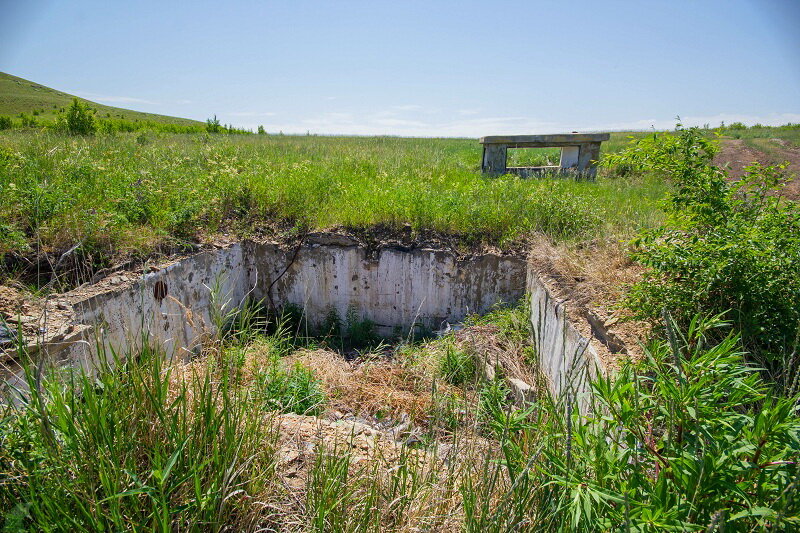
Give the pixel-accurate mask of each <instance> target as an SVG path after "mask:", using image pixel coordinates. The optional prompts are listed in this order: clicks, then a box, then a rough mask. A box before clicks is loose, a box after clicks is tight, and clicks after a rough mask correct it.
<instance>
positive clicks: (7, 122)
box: [0, 115, 14, 130]
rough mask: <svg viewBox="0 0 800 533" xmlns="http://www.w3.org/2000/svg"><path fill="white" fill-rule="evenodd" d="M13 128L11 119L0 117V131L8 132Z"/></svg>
mask: <svg viewBox="0 0 800 533" xmlns="http://www.w3.org/2000/svg"><path fill="white" fill-rule="evenodd" d="M13 126H14V121H13V120H12V119H11V117H7V116H5V115H0V130H10V129H11V128H12V127H13Z"/></svg>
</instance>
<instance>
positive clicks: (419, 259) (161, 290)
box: [0, 235, 526, 386]
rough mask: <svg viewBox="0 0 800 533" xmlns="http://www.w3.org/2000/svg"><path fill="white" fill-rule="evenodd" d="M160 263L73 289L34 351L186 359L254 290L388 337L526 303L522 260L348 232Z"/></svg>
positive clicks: (313, 316)
mask: <svg viewBox="0 0 800 533" xmlns="http://www.w3.org/2000/svg"><path fill="white" fill-rule="evenodd" d="M295 252H296V253H295ZM152 270H153V271H152V272H147V273H145V274H144V275H141V276H139V277H135V276H134V277H130V278H125V279H124V280H123V281H119V280H116V281H113V282H112V283H105V281H104V282H101V283H100V284H99V286H98V287H99V288H95V287H89V288H88V289H87V288H80V289H76V290H75V291H72V292H71V293H66V294H65V295H63V297H64V298H66V299H69V300H70V302H71V305H72V308H73V309H74V314H73V316H72V319H71V320H70V323H69V324H66V325H65V326H66V327H65V328H64V334H63V335H60V336H58V337H57V338H56V339H53V340H52V341H51V342H48V343H46V344H45V345H43V346H37V345H36V344H35V343H34V344H32V345H30V346H29V349H28V352H29V353H32V354H35V356H36V357H46V358H47V360H48V361H49V362H53V363H56V364H60V365H66V366H71V367H75V368H77V367H82V368H84V369H85V370H91V369H92V368H94V367H95V366H96V365H97V363H98V354H105V355H106V356H109V355H110V354H111V353H112V351H114V352H116V354H118V355H119V356H120V357H124V356H125V354H126V353H127V352H129V351H132V350H136V349H137V348H139V347H141V345H142V343H143V342H148V343H149V344H150V345H152V346H157V347H159V348H160V349H162V350H163V351H164V352H165V354H166V355H167V356H169V357H176V356H177V357H188V356H189V355H191V354H192V353H196V352H197V350H198V349H199V348H200V345H201V342H202V341H203V339H204V338H205V336H207V335H210V334H212V333H214V330H215V323H214V319H213V313H214V311H217V312H220V311H221V312H225V311H230V310H232V309H236V308H237V307H239V306H240V305H241V304H242V303H243V302H244V301H245V299H246V298H247V297H252V298H255V299H262V298H263V299H265V300H268V301H269V302H270V303H271V304H273V305H275V306H276V307H281V306H282V305H284V304H288V303H292V304H297V305H299V306H301V307H302V308H303V309H304V311H305V313H306V317H307V319H308V320H309V322H311V323H312V324H319V323H320V322H322V321H323V320H324V319H325V317H326V316H327V315H328V313H329V312H330V310H331V309H333V310H335V311H336V313H337V314H338V315H339V317H340V318H341V319H343V320H344V319H345V317H346V316H347V314H348V311H349V310H350V309H353V310H354V311H355V312H356V313H357V314H358V316H359V317H360V318H368V319H370V320H372V321H374V322H375V323H376V324H377V329H378V331H377V333H379V334H381V335H391V334H395V333H398V332H399V333H406V332H407V331H408V330H409V328H411V327H414V326H415V325H416V326H420V327H423V328H427V329H431V330H433V329H438V328H441V327H442V326H443V325H444V324H445V323H446V322H450V323H455V322H459V321H461V320H463V319H464V318H465V317H466V316H467V315H469V314H472V313H483V312H486V311H488V310H489V309H490V308H491V307H492V306H493V305H495V304H497V303H499V302H508V303H511V302H515V301H517V300H519V299H520V298H521V297H522V296H523V294H524V291H525V272H526V261H525V260H524V259H523V258H521V257H506V256H500V255H495V254H486V255H481V256H476V257H473V258H469V259H457V258H456V257H455V256H454V255H453V254H450V253H448V252H444V251H436V250H426V249H414V250H403V249H395V248H382V249H378V250H377V251H368V250H366V249H365V248H363V247H360V246H357V245H356V244H355V243H354V242H353V241H350V240H349V239H348V238H346V237H342V236H339V235H321V236H317V238H316V239H311V242H307V243H306V244H304V245H303V246H302V247H301V248H300V249H299V250H286V249H284V248H281V247H279V246H278V245H276V244H256V243H252V242H242V243H237V244H234V245H231V246H228V247H225V248H220V249H215V250H211V251H206V252H202V253H198V254H195V255H191V256H188V257H185V258H183V259H181V260H179V261H176V262H174V263H172V264H169V265H166V266H163V267H161V268H157V269H156V268H153V269H152ZM115 277H118V276H115ZM121 279H122V278H121V277H120V280H121ZM104 283H105V284H104ZM106 287H107V288H106ZM212 295H215V301H213V302H212ZM17 363H18V362H17V361H15V360H14V358H13V357H9V358H7V360H6V363H5V368H4V369H2V375H0V379H4V381H5V382H6V383H8V384H12V383H13V384H15V386H16V385H21V382H20V380H19V377H20V373H21V370H20V367H19V365H18V364H17Z"/></svg>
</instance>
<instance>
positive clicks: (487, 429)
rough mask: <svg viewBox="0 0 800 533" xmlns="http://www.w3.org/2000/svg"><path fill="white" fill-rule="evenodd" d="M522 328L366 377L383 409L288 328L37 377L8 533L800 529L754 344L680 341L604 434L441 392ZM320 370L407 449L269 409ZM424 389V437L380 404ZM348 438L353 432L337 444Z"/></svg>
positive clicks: (14, 473) (794, 445) (634, 386)
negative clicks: (462, 368)
mask: <svg viewBox="0 0 800 533" xmlns="http://www.w3.org/2000/svg"><path fill="white" fill-rule="evenodd" d="M523 320H525V310H524V309H523V308H520V309H510V310H501V311H497V312H496V313H494V314H493V316H492V317H491V318H487V319H482V320H480V321H476V322H475V323H474V324H473V325H470V326H468V327H467V328H466V329H465V330H462V331H461V332H456V333H451V334H449V335H448V336H446V337H444V338H442V339H439V340H435V341H431V342H429V343H426V344H421V345H413V346H406V347H404V348H403V349H402V350H398V351H397V352H396V353H395V358H396V359H395V360H386V359H384V360H378V359H372V360H369V361H367V362H365V365H366V367H364V368H362V367H360V368H358V369H356V370H351V371H353V372H361V375H360V376H359V377H358V380H359V382H360V383H362V384H364V382H365V381H366V380H365V377H366V376H368V375H369V374H368V373H367V372H375V371H379V378H378V379H375V380H374V381H373V382H372V383H375V384H376V385H377V384H379V383H383V384H384V386H383V388H376V389H374V390H371V391H370V389H368V388H364V387H360V388H356V387H353V386H352V385H349V384H348V383H347V382H342V381H337V380H340V379H342V376H341V375H339V373H338V370H337V369H341V368H345V367H342V366H341V365H342V364H344V363H343V362H342V361H341V360H337V359H335V357H336V356H335V354H330V353H328V354H327V356H326V357H327V358H328V359H322V354H320V353H319V351H309V350H308V349H302V350H300V351H296V350H295V349H294V348H291V346H297V345H298V341H297V340H292V339H287V338H286V335H285V330H284V333H276V334H272V335H264V334H263V333H257V330H258V328H250V329H248V331H251V332H253V333H252V336H251V337H250V338H244V337H229V338H228V340H226V341H224V342H221V343H219V342H218V343H210V344H208V345H207V346H206V356H205V357H202V358H199V359H197V360H195V361H193V362H191V363H189V364H185V363H179V362H177V361H176V362H174V363H172V364H167V363H165V361H164V359H163V354H159V353H157V352H152V351H148V350H145V351H144V352H141V353H137V354H136V355H137V357H128V358H126V359H125V362H122V361H119V360H118V361H117V362H116V365H117V366H116V367H115V368H112V367H106V368H104V369H102V370H101V371H100V372H99V373H98V374H96V375H94V376H91V377H90V376H85V375H83V376H77V377H76V378H75V379H66V380H64V379H62V380H47V379H46V380H43V381H41V382H40V381H39V380H38V379H37V374H36V369H35V367H34V366H31V367H30V368H29V374H28V382H29V386H30V387H31V390H32V391H33V392H32V396H31V399H30V401H28V402H26V403H21V404H18V405H16V406H6V407H5V408H4V411H3V412H2V420H3V424H2V425H0V444H2V445H1V446H0V450H1V451H0V512H2V517H3V520H4V527H5V528H6V529H11V530H40V529H46V530H53V531H58V530H70V531H97V530H107V529H114V530H127V529H147V530H152V529H155V530H159V531H168V530H174V529H178V528H181V529H189V530H212V531H219V530H222V529H236V530H242V531H249V530H252V531H255V530H264V529H269V530H293V531H295V530H306V531H377V530H381V531H405V530H408V529H417V528H432V529H437V530H454V531H455V530H463V531H508V530H523V531H598V530H609V529H623V530H631V531H636V530H639V531H664V530H687V529H688V530H721V529H723V528H724V529H725V530H728V531H750V530H753V529H770V530H791V529H793V528H795V527H796V526H797V525H798V524H800V501H798V500H797V497H796V494H797V491H796V490H795V488H796V486H797V483H798V482H799V481H800V470H798V468H799V467H798V458H799V457H800V419H798V416H797V412H796V405H797V401H798V398H797V397H794V396H792V397H784V398H775V397H774V396H772V395H771V393H770V390H769V388H768V386H767V385H766V383H765V382H764V381H763V380H762V378H761V377H760V375H759V374H758V372H757V370H756V369H754V368H753V367H750V366H748V365H747V364H746V363H745V362H744V359H743V354H742V352H741V351H740V349H739V347H738V346H739V340H738V338H737V337H736V336H735V335H730V336H728V337H725V338H724V339H723V340H722V341H721V342H716V341H714V340H713V339H715V338H718V336H717V335H715V334H714V333H713V332H714V330H715V329H716V328H719V327H722V326H724V324H722V323H721V322H720V321H719V319H698V320H695V321H693V322H692V327H691V329H690V330H689V331H686V332H684V333H681V332H680V331H679V330H675V329H670V331H671V334H670V339H671V342H666V341H664V342H655V343H653V344H651V345H650V346H649V347H648V349H647V351H646V358H645V359H644V360H643V361H642V362H640V363H636V364H633V363H631V364H628V365H625V366H624V367H623V368H622V370H621V371H620V373H619V374H618V376H617V377H616V379H614V380H610V379H605V378H601V379H599V380H598V381H596V382H595V383H594V385H593V388H594V399H593V400H592V402H593V404H594V405H593V410H592V412H591V414H588V415H583V414H581V411H580V410H579V409H578V408H577V406H575V405H573V406H568V405H563V404H559V403H556V402H553V401H551V400H550V399H549V397H548V396H547V395H546V394H540V395H539V396H538V397H537V399H536V400H535V401H534V402H533V403H532V404H530V405H528V406H526V407H525V408H524V409H521V408H519V407H517V406H515V405H513V404H512V403H511V402H510V398H509V390H508V389H507V388H506V386H505V385H504V384H503V382H502V381H501V380H496V381H495V382H493V383H489V384H483V385H481V384H480V383H479V382H475V381H473V382H472V383H464V384H463V387H455V388H446V387H444V385H443V384H440V385H439V386H437V387H430V384H431V383H434V382H436V380H437V374H438V371H437V369H438V368H440V366H439V365H440V364H441V363H440V362H441V360H442V358H443V357H446V351H447V347H448V346H450V345H452V344H453V343H454V342H459V341H458V338H457V336H458V335H459V334H460V335H465V333H464V332H470V335H471V334H476V335H482V336H483V337H475V336H471V337H463V338H462V341H464V342H468V343H469V346H471V347H473V348H474V347H475V346H489V345H493V346H503V347H504V348H503V349H504V350H508V351H511V352H513V353H520V352H522V346H521V345H520V344H518V343H516V342H513V343H512V340H514V339H521V337H520V334H519V328H517V327H516V326H515V325H516V324H519V323H520V322H521V321H523ZM470 328H472V329H470ZM487 335H489V336H492V337H493V338H489V337H487ZM479 338H480V339H482V340H481V341H480V342H477V341H478V339H479ZM461 346H462V349H465V348H466V347H467V345H465V344H463V342H462V345H461ZM242 353H244V354H245V357H241V356H240V355H241V354H242ZM312 356H313V357H317V359H315V360H314V361H316V364H315V365H314V369H315V370H313V371H312V370H310V368H311V366H310V365H309V366H307V367H306V369H305V370H304V371H303V373H304V374H305V375H308V376H313V380H314V381H315V382H319V383H320V384H321V387H323V388H325V387H333V386H334V385H335V384H336V383H340V385H339V387H338V388H335V387H334V388H331V389H330V391H329V393H328V398H329V400H330V402H331V405H335V406H336V407H337V408H340V407H341V406H342V405H347V403H346V402H348V401H349V402H350V405H357V406H359V407H360V408H361V409H362V410H361V411H358V414H359V415H360V416H367V417H368V416H373V417H374V418H373V420H377V421H379V420H389V423H390V425H391V424H396V423H397V422H401V423H400V424H399V425H396V426H394V427H396V428H397V432H398V433H396V435H397V436H398V437H399V438H400V444H395V443H394V442H393V440H392V438H383V437H377V436H376V437H375V439H374V440H369V439H366V438H365V437H364V433H363V431H364V429H363V428H362V429H359V430H358V431H356V429H355V428H356V427H359V428H361V427H362V426H353V428H354V429H348V428H349V427H350V426H347V421H346V420H343V421H339V422H335V423H334V422H329V423H326V424H322V425H316V422H314V420H316V419H314V418H312V417H299V418H298V415H292V414H285V413H288V412H289V411H292V410H293V409H290V408H288V409H287V406H286V405H284V404H281V405H278V404H276V403H275V402H272V401H269V398H268V397H265V396H264V394H263V391H264V389H263V382H262V381H261V380H260V378H259V376H260V375H261V374H260V373H259V372H263V371H267V372H269V371H270V369H274V368H283V369H287V368H296V365H298V364H301V363H299V361H300V360H301V359H302V358H309V357H312ZM331 356H333V357H334V359H332V358H331ZM348 368H349V367H348ZM366 368H371V369H372V370H366ZM397 376H405V377H403V378H401V379H400V380H399V381H398V377H397ZM412 376H417V378H415V379H420V381H419V383H420V384H419V385H417V386H418V387H421V388H420V389H419V390H418V392H417V394H420V395H423V396H428V399H429V405H430V406H431V410H430V411H427V413H428V415H427V416H425V417H424V418H421V419H418V420H416V421H415V422H416V423H417V424H419V423H422V422H423V421H424V420H427V424H428V426H427V428H426V427H425V426H424V425H422V426H417V429H415V428H414V426H410V427H409V426H407V425H404V423H402V420H403V419H402V418H395V422H391V418H392V417H396V416H397V415H396V414H390V413H388V412H387V411H385V407H380V406H385V405H387V402H392V401H396V400H397V399H398V398H399V397H400V394H401V392H402V390H401V389H399V388H396V389H392V388H388V387H386V384H388V383H396V384H399V383H404V382H409V381H412ZM274 379H275V380H281V379H283V380H285V385H286V386H287V387H288V383H290V382H291V379H292V378H291V377H289V374H288V373H284V374H281V373H280V372H276V373H275V374H274ZM391 380H395V381H394V382H392V381H391ZM388 391H392V394H387V392H388ZM392 396H394V398H393V397H392ZM367 398H372V399H373V402H370V401H365V399H367ZM402 401H409V400H402ZM395 405H402V404H395ZM370 408H372V409H382V410H383V411H382V412H383V414H379V411H378V410H375V411H373V412H371V413H370V411H369V409H370ZM353 412H354V413H355V412H356V411H353ZM329 416H332V417H333V418H336V417H338V416H340V415H336V414H334V413H333V412H331V413H330V414H329ZM298 424H299V425H298ZM303 424H308V425H307V429H306V430H305V431H307V432H308V433H307V435H308V437H305V438H308V439H309V440H308V441H301V443H300V448H295V447H294V445H292V444H291V442H292V441H291V438H292V437H291V436H292V435H293V434H294V432H297V431H303V429H302V428H303V427H306V426H303ZM337 424H339V425H340V426H341V427H342V428H343V429H342V431H340V432H335V431H334V432H333V433H331V431H332V430H331V428H334V427H336V425H337ZM342 424H344V425H342ZM401 427H405V428H406V429H403V430H401V429H400V428H401ZM370 431H374V430H370ZM325 432H327V433H325ZM315 434H320V435H328V437H327V438H321V439H319V440H317V439H316V438H315V437H314V435H315ZM333 435H338V437H336V438H334V437H333ZM375 435H378V433H375ZM287 439H290V440H288V441H287ZM365 439H366V440H365ZM370 443H372V444H370ZM309 446H310V447H311V451H303V450H308V448H309ZM365 450H367V451H365Z"/></svg>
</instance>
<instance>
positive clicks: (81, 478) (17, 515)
mask: <svg viewBox="0 0 800 533" xmlns="http://www.w3.org/2000/svg"><path fill="white" fill-rule="evenodd" d="M164 361H165V360H164V356H163V354H161V353H158V352H154V351H151V350H147V349H145V350H144V351H142V352H140V353H137V354H132V355H131V356H129V357H128V358H126V360H125V361H124V362H123V361H120V360H117V361H116V363H117V364H116V369H112V368H110V367H105V368H103V369H101V370H100V371H99V372H98V373H97V374H96V375H94V376H90V375H86V374H78V375H76V376H74V377H73V378H71V379H66V380H65V379H53V380H45V381H43V382H42V384H40V382H39V379H38V375H37V373H36V370H35V368H32V369H31V370H30V371H29V372H28V373H27V381H28V385H29V387H30V390H31V392H30V397H29V398H28V399H27V400H26V401H24V402H23V403H22V404H20V405H18V406H10V405H6V406H5V407H4V413H3V426H2V430H0V441H2V446H0V449H2V450H3V451H2V453H0V471H2V475H0V480H1V481H0V507H2V509H3V513H4V516H5V521H6V527H10V526H11V525H12V524H15V525H16V526H18V527H19V528H20V529H19V530H28V529H30V530H48V531H107V530H118V531H119V530H130V529H147V530H159V531H168V530H172V529H174V528H175V527H187V528H190V529H191V528H194V529H217V528H219V527H220V525H221V524H222V523H223V522H225V523H231V524H233V523H236V522H237V520H239V519H240V518H242V516H243V515H241V514H240V513H241V512H242V511H243V506H242V505H243V502H242V500H241V498H239V497H237V494H240V493H241V491H242V490H250V491H258V490H260V482H261V480H262V479H263V475H264V473H265V472H269V471H270V469H271V468H272V464H273V463H272V461H273V458H272V451H271V450H272V447H271V445H270V443H271V442H274V433H272V432H271V430H270V429H269V428H270V426H269V424H267V423H265V411H264V410H263V409H261V408H259V406H258V404H253V403H251V402H249V401H248V398H247V392H246V391H243V390H241V389H239V388H236V387H233V386H232V385H231V383H230V382H229V381H228V380H227V379H226V376H225V375H223V376H221V378H222V379H221V380H219V381H217V380H213V379H212V377H211V376H212V374H211V373H205V374H203V375H201V374H194V375H190V376H187V377H186V379H185V380H176V379H173V376H172V374H171V370H170V369H169V368H168V366H167V365H166V364H165V362H164Z"/></svg>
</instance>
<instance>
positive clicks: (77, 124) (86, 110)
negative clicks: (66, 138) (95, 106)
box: [58, 98, 97, 135]
mask: <svg viewBox="0 0 800 533" xmlns="http://www.w3.org/2000/svg"><path fill="white" fill-rule="evenodd" d="M58 123H59V124H60V125H61V126H62V127H63V128H65V129H66V131H67V132H68V133H69V134H70V135H92V134H94V132H95V131H96V130H97V125H96V124H95V121H94V110H92V109H91V108H90V107H89V106H88V105H87V104H84V103H83V102H81V101H80V100H78V99H77V98H73V99H72V104H70V106H69V107H68V108H67V110H66V111H65V112H64V113H63V115H61V116H60V117H59V118H58Z"/></svg>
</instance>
